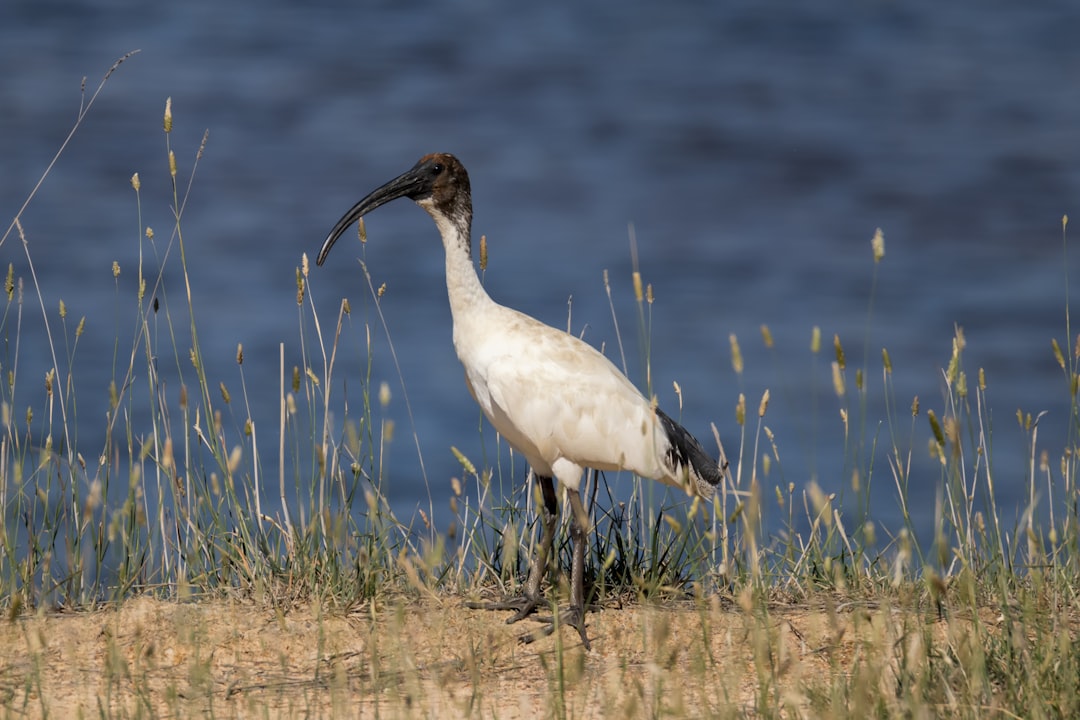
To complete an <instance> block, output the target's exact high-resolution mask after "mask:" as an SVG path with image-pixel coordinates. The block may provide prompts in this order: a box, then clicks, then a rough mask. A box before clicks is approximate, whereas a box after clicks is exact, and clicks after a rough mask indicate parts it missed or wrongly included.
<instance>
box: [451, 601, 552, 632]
mask: <svg viewBox="0 0 1080 720" xmlns="http://www.w3.org/2000/svg"><path fill="white" fill-rule="evenodd" d="M543 602H544V599H543V597H539V596H537V597H534V596H531V595H529V594H527V593H526V594H522V595H514V596H511V597H507V598H503V599H502V600H498V601H496V602H467V603H465V607H467V608H471V609H473V610H514V611H515V612H514V615H513V616H512V617H510V618H509V619H507V621H506V624H507V625H511V624H513V623H516V622H517V621H519V620H524V619H525V618H527V617H529V616H530V615H532V614H533V613H534V612H536V609H537V608H538V607H540V605H541V604H543Z"/></svg>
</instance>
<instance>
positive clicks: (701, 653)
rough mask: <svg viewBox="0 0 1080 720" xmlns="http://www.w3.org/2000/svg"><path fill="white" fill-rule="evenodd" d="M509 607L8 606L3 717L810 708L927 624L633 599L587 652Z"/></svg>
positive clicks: (879, 679)
mask: <svg viewBox="0 0 1080 720" xmlns="http://www.w3.org/2000/svg"><path fill="white" fill-rule="evenodd" d="M507 615H508V613H500V612H490V611H484V610H470V609H467V608H465V607H464V605H463V600H462V598H459V597H447V598H431V599H428V600H425V601H408V602H404V603H403V604H398V605H391V606H387V607H370V606H368V607H364V608H360V609H358V610H355V611H352V612H349V613H343V612H334V611H324V610H323V609H321V608H319V607H318V606H315V605H308V606H300V607H289V608H285V609H276V610H275V609H274V608H267V607H264V606H256V605H254V604H252V603H249V602H243V601H224V600H217V601H200V602H191V603H179V602H172V601H162V600H155V599H152V598H148V597H139V598H135V599H132V600H129V601H127V602H125V603H123V604H122V605H121V606H120V607H117V608H105V609H101V610H96V611H88V612H70V613H55V612H53V613H38V614H32V615H31V614H28V615H24V616H21V617H18V618H15V619H11V618H5V619H3V620H0V648H3V650H2V654H0V717H41V716H46V715H47V716H52V717H62V718H66V717H79V716H80V715H81V716H84V717H89V716H101V715H102V714H110V715H119V716H125V717H192V716H195V717H200V716H204V715H211V714H212V715H214V716H217V717H240V718H243V717H299V716H302V717H418V716H419V717H439V718H443V717H466V716H469V717H498V718H533V717H585V718H589V717H622V718H628V717H638V716H642V715H645V716H652V717H658V716H676V717H715V716H718V715H719V716H723V715H725V714H727V715H730V714H740V713H744V712H749V713H751V714H753V713H754V709H755V706H756V705H757V704H758V702H759V699H760V698H759V693H760V692H761V691H760V688H761V687H762V686H763V685H765V686H768V688H769V689H768V690H766V692H767V693H768V694H769V695H770V697H771V701H770V702H771V703H773V702H780V703H782V704H784V705H785V706H786V707H789V708H791V707H805V706H806V703H807V697H806V696H805V695H803V694H802V693H803V692H804V691H805V689H806V688H808V687H814V686H815V684H816V685H817V686H821V685H822V683H823V682H824V683H825V684H826V686H827V684H828V681H827V680H825V678H829V677H837V676H843V675H845V674H847V673H850V672H852V667H853V658H855V657H856V656H857V655H860V654H861V655H863V656H864V657H863V660H862V662H861V663H859V664H858V666H859V667H861V668H863V670H862V671H863V672H869V673H870V676H869V678H868V681H870V682H875V683H883V682H884V683H887V682H889V676H890V675H895V673H890V672H888V671H887V670H888V667H887V666H888V662H889V660H888V658H887V657H886V658H885V659H883V660H882V663H884V664H883V665H881V667H879V668H878V670H877V671H875V670H874V667H875V665H874V663H873V662H872V661H871V660H868V659H867V657H866V656H867V653H866V648H868V647H882V648H889V647H893V646H895V645H896V644H897V643H900V642H901V641H905V640H906V641H909V642H910V641H911V640H910V638H912V637H913V638H915V640H916V641H917V640H918V638H919V637H920V636H923V635H924V633H922V632H920V631H918V630H917V629H916V631H914V632H912V631H911V629H910V626H909V630H908V631H900V630H898V629H897V627H898V625H900V624H902V623H897V622H896V618H895V613H894V612H893V611H890V610H888V609H885V608H874V607H867V606H859V607H846V608H845V607H843V606H841V607H839V608H832V607H819V608H816V609H808V608H777V609H775V610H772V609H770V610H769V612H767V613H765V612H762V611H760V610H755V611H750V610H746V611H744V610H740V609H739V608H738V607H737V606H733V605H731V604H722V603H720V602H719V601H714V602H712V603H711V604H698V605H696V606H695V605H694V604H692V603H686V604H683V605H674V606H672V605H668V606H665V607H650V606H644V605H631V606H626V607H621V608H609V609H605V610H601V611H598V612H596V613H591V614H590V615H589V618H588V623H589V634H590V639H591V640H592V644H593V649H592V651H591V652H585V651H584V649H583V648H582V647H581V643H580V640H579V638H578V637H577V633H576V632H575V631H573V630H572V629H569V628H564V629H562V631H561V633H559V635H558V636H557V637H547V638H543V639H541V640H539V641H537V642H535V643H533V644H522V643H520V642H519V637H520V636H521V635H522V633H524V632H526V631H528V630H531V629H536V628H537V627H539V626H538V624H537V623H534V622H529V621H524V622H521V623H518V624H516V625H506V624H505V622H504V620H505V619H506V617H507ZM908 617H909V620H910V619H912V616H908ZM917 622H919V623H921V622H922V621H921V620H918V621H917ZM927 622H928V624H927V625H926V626H924V627H931V626H932V625H933V624H934V623H933V622H932V621H927ZM943 631H944V630H943ZM883 656H889V657H891V656H893V653H890V652H885V653H883ZM759 671H764V672H765V673H767V674H768V675H769V676H771V677H773V678H780V679H781V682H779V683H773V682H764V683H763V682H759V675H758V673H759ZM849 709H850V708H849ZM795 714H800V713H798V712H796V713H795Z"/></svg>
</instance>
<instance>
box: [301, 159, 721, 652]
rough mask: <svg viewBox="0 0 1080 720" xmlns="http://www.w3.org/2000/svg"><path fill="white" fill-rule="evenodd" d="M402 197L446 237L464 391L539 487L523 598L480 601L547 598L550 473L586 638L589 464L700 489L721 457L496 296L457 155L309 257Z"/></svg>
mask: <svg viewBox="0 0 1080 720" xmlns="http://www.w3.org/2000/svg"><path fill="white" fill-rule="evenodd" d="M401 197H408V198H410V199H412V200H414V201H415V202H416V203H417V204H418V205H420V207H422V208H424V210H426V211H427V212H428V214H429V215H431V217H432V218H433V219H434V220H435V224H436V226H437V227H438V229H439V233H440V234H441V235H442V240H443V246H444V248H445V251H446V286H447V292H448V295H449V297H450V310H451V314H452V316H453V323H454V348H455V350H457V355H458V358H459V359H460V360H461V364H462V365H463V366H464V368H465V382H466V384H467V385H468V388H469V392H470V393H471V394H472V396H473V398H475V400H476V402H477V403H478V404H479V405H480V407H481V409H482V410H483V411H484V415H485V416H486V417H487V418H488V420H489V421H490V422H491V424H492V425H493V426H494V427H495V429H496V430H498V431H499V433H500V434H501V435H502V436H503V437H504V438H505V439H506V441H507V442H509V443H510V445H511V446H512V447H513V448H514V449H515V450H517V451H518V452H519V453H521V454H522V455H524V456H525V459H526V460H527V461H528V463H529V466H530V467H531V468H532V470H533V473H534V474H535V476H536V478H537V482H538V483H539V484H540V487H541V490H542V492H543V496H544V506H543V509H542V512H543V521H544V529H543V536H542V538H541V542H540V547H539V550H538V552H537V557H536V559H535V560H534V562H533V565H532V568H531V570H530V573H529V579H528V581H527V582H526V585H525V591H524V595H523V596H522V597H520V598H513V599H510V600H507V601H505V602H500V603H492V604H484V605H482V607H487V608H492V609H514V610H517V614H516V615H515V616H514V617H512V618H511V619H510V622H514V621H516V620H520V619H521V618H523V617H526V616H527V615H529V614H531V613H532V612H533V611H534V610H535V609H536V608H537V607H538V605H539V604H540V603H541V602H542V595H541V588H540V586H541V583H542V581H543V576H544V573H545V571H546V568H547V557H548V554H549V553H550V550H551V546H552V543H553V541H554V535H555V524H556V517H557V514H558V503H557V501H556V495H555V491H554V487H553V484H552V478H553V477H554V478H556V479H557V480H558V481H559V483H560V484H561V485H562V486H563V487H564V488H566V491H567V498H568V501H569V503H570V506H571V508H572V510H573V512H574V523H573V524H572V539H573V541H574V559H573V567H572V570H571V599H570V607H569V609H568V610H567V611H566V612H565V613H563V615H562V616H561V617H560V620H561V621H562V622H565V623H567V624H570V625H572V626H573V627H575V628H577V630H578V632H579V634H580V635H581V639H582V642H583V643H584V645H585V646H586V647H589V640H588V637H587V636H586V633H585V621H584V613H585V607H584V546H585V542H586V540H585V534H586V532H587V528H588V518H587V515H586V513H585V510H584V507H583V505H582V503H581V497H580V493H579V490H580V487H581V478H582V474H583V473H584V471H585V468H595V469H597V470H612V471H615V470H628V471H630V472H633V473H635V474H636V475H639V476H641V477H646V478H651V479H653V480H659V481H661V482H664V483H667V484H670V485H674V486H677V487H681V488H683V489H685V490H686V491H687V492H688V493H696V494H698V495H701V496H703V497H706V498H707V497H711V496H712V494H713V489H714V488H715V487H716V485H718V484H719V483H720V482H721V480H722V478H723V476H724V474H725V473H726V471H727V463H726V462H721V463H717V462H715V461H713V460H712V459H711V458H710V457H709V456H708V454H707V453H706V452H705V450H704V449H703V448H702V447H701V445H700V443H698V441H697V440H695V439H694V438H693V436H691V435H690V434H689V433H688V432H686V430H684V429H683V428H682V427H681V426H679V425H678V424H677V423H675V421H673V420H672V419H671V418H670V417H668V416H667V415H665V414H664V413H663V412H662V411H660V410H659V409H658V408H656V407H655V405H654V404H653V403H651V402H650V401H649V400H647V399H646V398H645V397H644V396H643V395H642V394H641V392H639V391H638V389H637V388H636V387H634V385H633V383H631V382H630V381H629V380H628V379H627V378H626V376H625V375H623V374H622V373H621V372H620V371H619V370H618V368H616V367H615V365H613V364H612V363H611V361H610V360H608V359H607V358H606V357H604V356H603V355H602V354H601V353H600V352H598V351H597V350H596V349H594V348H593V347H592V346H590V345H588V344H587V343H585V342H583V341H581V340H579V339H578V338H576V337H574V336H573V335H570V334H568V333H566V332H563V331H562V330H557V329H555V328H553V327H550V326H548V325H544V324H543V323H541V322H539V321H537V320H534V319H533V318H531V317H529V316H528V315H525V314H523V313H520V312H518V311H516V310H512V309H511V308H508V307H504V306H502V305H499V304H498V303H496V302H495V301H494V300H492V299H491V297H490V296H489V295H488V294H487V291H486V290H484V287H483V285H481V283H480V278H479V277H478V276H477V274H476V269H475V267H474V266H473V261H472V255H471V251H470V247H471V245H470V232H471V223H472V196H471V190H470V186H469V176H468V173H466V171H465V168H464V167H463V166H462V164H461V163H460V162H459V161H458V160H457V158H455V157H454V156H453V155H448V154H434V155H426V156H424V157H423V158H421V159H420V161H419V162H418V163H417V164H416V165H415V166H414V167H413V168H412V169H410V170H409V171H408V172H406V173H404V174H403V175H401V176H399V177H397V178H395V179H394V180H391V181H390V182H388V183H387V184H385V185H383V186H382V187H380V188H379V189H377V190H375V191H374V192H372V193H371V194H369V195H368V196H367V197H365V198H364V199H363V200H361V201H360V202H358V203H357V204H356V205H355V206H353V208H352V209H351V210H349V212H348V213H346V214H345V215H344V216H343V217H342V218H341V220H339V221H338V223H337V225H335V226H334V229H333V230H331V231H330V234H329V235H328V236H327V238H326V242H325V243H324V244H323V247H322V249H321V250H320V252H319V256H318V258H317V260H316V262H317V263H318V264H319V265H322V264H323V261H324V260H325V259H326V255H327V253H328V252H329V251H330V248H331V246H332V245H333V244H334V242H335V241H336V240H337V239H338V238H339V237H340V236H341V234H342V233H343V232H344V231H345V230H346V228H348V227H349V226H350V225H352V224H353V223H354V222H356V221H357V220H359V218H360V217H362V216H363V215H365V214H367V213H369V212H371V211H372V210H374V209H375V208H377V207H379V206H380V205H383V204H385V203H387V202H390V201H391V200H395V199H397V198H401ZM552 627H553V623H552V625H549V626H548V629H547V631H548V632H550V630H551V628H552ZM527 637H529V636H527Z"/></svg>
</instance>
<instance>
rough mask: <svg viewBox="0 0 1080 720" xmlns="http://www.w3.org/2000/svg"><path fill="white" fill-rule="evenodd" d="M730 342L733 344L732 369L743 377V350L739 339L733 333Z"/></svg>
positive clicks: (729, 336) (729, 337)
mask: <svg viewBox="0 0 1080 720" xmlns="http://www.w3.org/2000/svg"><path fill="white" fill-rule="evenodd" d="M728 341H730V342H731V367H732V368H734V369H735V374H736V375H742V371H743V358H742V350H740V349H739V338H737V337H735V333H731V334H730V335H728Z"/></svg>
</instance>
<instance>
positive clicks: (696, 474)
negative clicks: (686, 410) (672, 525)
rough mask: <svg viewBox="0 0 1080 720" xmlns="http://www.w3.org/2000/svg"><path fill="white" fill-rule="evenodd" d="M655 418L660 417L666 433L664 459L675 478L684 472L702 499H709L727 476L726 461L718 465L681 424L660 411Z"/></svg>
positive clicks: (658, 409)
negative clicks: (665, 456)
mask: <svg viewBox="0 0 1080 720" xmlns="http://www.w3.org/2000/svg"><path fill="white" fill-rule="evenodd" d="M656 417H658V418H660V422H661V424H662V425H663V427H664V432H665V433H667V438H668V445H669V447H668V451H667V460H668V462H669V463H670V464H671V466H672V470H673V471H674V472H675V475H676V477H681V476H682V474H683V473H687V474H688V475H689V476H690V479H691V480H693V481H694V489H695V490H696V491H697V494H698V495H700V496H702V497H704V498H710V497H712V495H713V491H714V490H715V489H716V486H717V485H719V484H720V482H721V481H722V480H723V479H724V476H725V475H726V474H727V462H726V461H724V462H723V466H722V467H721V465H720V464H719V463H717V462H716V461H715V460H713V459H712V458H711V457H709V454H708V453H707V452H705V448H703V447H702V446H701V443H699V442H698V441H697V438H695V437H694V436H693V435H691V434H690V433H689V432H687V431H686V428H684V427H683V426H682V425H680V424H679V423H677V422H675V421H674V420H672V419H671V417H669V416H668V414H667V413H665V412H664V411H663V410H661V409H660V408H656Z"/></svg>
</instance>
